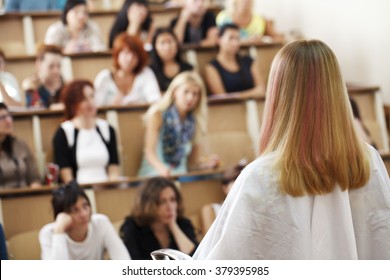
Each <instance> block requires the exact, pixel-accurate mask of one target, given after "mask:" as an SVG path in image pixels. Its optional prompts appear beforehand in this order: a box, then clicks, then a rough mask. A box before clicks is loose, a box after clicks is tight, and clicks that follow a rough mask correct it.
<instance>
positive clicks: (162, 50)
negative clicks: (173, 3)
mask: <svg viewBox="0 0 390 280" xmlns="http://www.w3.org/2000/svg"><path fill="white" fill-rule="evenodd" d="M152 46H153V49H152V52H151V54H150V56H151V62H150V68H151V69H152V70H153V72H154V74H155V75H156V77H157V81H158V85H159V86H160V90H161V91H162V92H165V91H166V90H167V88H168V86H169V84H170V83H171V82H172V80H173V78H174V77H175V76H176V75H177V74H179V73H181V72H184V71H189V70H192V69H193V67H192V66H191V65H190V64H188V63H185V62H183V60H182V59H181V54H180V44H179V42H178V41H177V38H176V36H175V34H174V33H173V32H172V30H171V29H170V28H158V29H157V30H156V32H155V33H154V36H153V41H152Z"/></svg>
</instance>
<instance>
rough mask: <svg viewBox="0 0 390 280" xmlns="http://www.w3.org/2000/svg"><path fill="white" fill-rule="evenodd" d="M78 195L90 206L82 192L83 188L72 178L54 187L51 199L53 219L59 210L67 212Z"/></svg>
mask: <svg viewBox="0 0 390 280" xmlns="http://www.w3.org/2000/svg"><path fill="white" fill-rule="evenodd" d="M80 197H81V198H84V199H85V200H86V201H87V202H88V205H89V206H91V202H90V201H89V198H88V196H87V195H86V193H85V192H84V189H82V188H80V187H79V185H78V184H77V182H76V181H74V180H73V181H71V182H70V183H68V184H66V185H63V186H61V187H58V188H57V189H55V190H54V191H53V197H52V200H51V205H52V207H53V211H54V219H56V218H57V215H58V214H59V213H61V212H65V213H69V212H70V209H71V207H72V206H73V205H75V204H76V202H77V200H78V199H79V198H80Z"/></svg>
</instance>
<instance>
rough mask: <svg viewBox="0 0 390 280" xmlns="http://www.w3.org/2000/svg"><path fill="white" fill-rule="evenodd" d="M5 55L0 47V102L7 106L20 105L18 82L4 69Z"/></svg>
mask: <svg viewBox="0 0 390 280" xmlns="http://www.w3.org/2000/svg"><path fill="white" fill-rule="evenodd" d="M5 63H6V57H5V53H4V52H3V51H2V50H1V49H0V102H4V103H6V104H7V105H8V106H12V107H19V106H22V102H21V101H22V100H21V99H22V98H21V96H20V88H19V83H18V81H17V80H16V78H15V76H14V75H12V74H11V73H9V72H6V71H5Z"/></svg>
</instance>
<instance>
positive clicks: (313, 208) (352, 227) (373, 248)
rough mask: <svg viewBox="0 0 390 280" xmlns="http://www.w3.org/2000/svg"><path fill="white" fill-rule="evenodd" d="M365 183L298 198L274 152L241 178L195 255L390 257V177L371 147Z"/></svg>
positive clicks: (222, 256) (318, 257) (209, 256)
mask: <svg viewBox="0 0 390 280" xmlns="http://www.w3.org/2000/svg"><path fill="white" fill-rule="evenodd" d="M368 149H369V152H370V157H371V159H370V165H371V176H370V180H369V182H368V183H367V185H366V186H365V187H363V188H360V189H357V190H351V191H344V192H342V191H341V190H340V188H339V187H336V188H335V189H334V191H333V192H332V193H330V194H327V195H321V196H303V197H292V196H288V195H282V194H281V193H280V192H279V190H278V189H279V181H278V175H279V174H278V173H277V172H275V171H274V170H273V169H272V164H273V162H274V160H275V153H271V154H268V155H265V156H262V157H260V158H258V159H257V160H255V161H254V162H252V163H251V164H250V165H248V166H247V167H246V168H245V169H244V170H243V171H242V173H241V175H240V176H239V177H238V179H237V180H236V182H235V184H234V186H233V188H232V190H231V191H230V192H229V195H228V197H227V198H226V201H225V203H224V204H223V206H222V209H221V210H220V213H219V214H218V216H217V218H216V220H215V222H214V223H213V225H212V227H211V228H210V230H209V231H208V232H207V234H206V236H205V237H204V239H203V240H202V242H201V244H200V245H199V247H198V249H197V251H196V252H195V254H194V259H217V260H224V259H249V260H253V259H278V260H282V259H320V260H324V259H390V181H389V175H388V173H387V171H386V168H385V165H384V163H383V161H382V159H381V157H380V155H379V154H378V152H377V151H376V150H375V149H374V148H372V147H369V148H368Z"/></svg>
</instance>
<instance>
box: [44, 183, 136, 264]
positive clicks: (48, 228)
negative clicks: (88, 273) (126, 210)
mask: <svg viewBox="0 0 390 280" xmlns="http://www.w3.org/2000/svg"><path fill="white" fill-rule="evenodd" d="M51 204H52V207H53V212H54V219H55V221H54V222H53V223H50V224H47V225H45V226H44V227H43V228H42V229H41V230H40V232H39V243H40V245H41V257H42V260H102V259H103V257H104V252H105V250H106V251H107V252H108V255H109V257H110V259H112V260H129V259H130V256H129V253H128V252H127V250H126V247H125V246H124V245H123V242H122V241H121V239H120V238H119V235H118V234H117V232H116V231H115V228H114V226H113V225H112V224H111V222H110V220H109V219H108V217H107V216H105V215H102V214H92V209H91V202H90V201H89V198H88V196H87V195H86V194H85V192H84V190H83V189H82V188H80V187H79V186H78V185H77V183H75V182H70V183H69V184H67V185H64V186H61V187H59V188H57V189H55V190H54V191H53V197H52V200H51Z"/></svg>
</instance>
